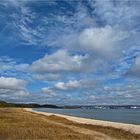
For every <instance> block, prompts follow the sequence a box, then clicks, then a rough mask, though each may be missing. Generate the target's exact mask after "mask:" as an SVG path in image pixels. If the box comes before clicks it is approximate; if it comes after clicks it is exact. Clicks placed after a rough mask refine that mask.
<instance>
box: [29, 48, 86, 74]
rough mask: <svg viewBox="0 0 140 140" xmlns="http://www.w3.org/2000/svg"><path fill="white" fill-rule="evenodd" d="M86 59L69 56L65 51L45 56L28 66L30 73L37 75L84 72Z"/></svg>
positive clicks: (80, 56)
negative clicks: (36, 73)
mask: <svg viewBox="0 0 140 140" xmlns="http://www.w3.org/2000/svg"><path fill="white" fill-rule="evenodd" d="M87 59H88V57H87V56H82V55H70V54H69V53H68V52H67V51H65V50H59V51H57V52H55V53H53V54H50V55H45V56H44V57H43V58H41V59H39V60H37V61H35V62H33V63H32V65H31V66H30V68H29V69H30V71H32V72H38V73H46V72H58V71H71V72H79V71H85V70H86V68H87V67H86V66H85V65H86V61H87Z"/></svg>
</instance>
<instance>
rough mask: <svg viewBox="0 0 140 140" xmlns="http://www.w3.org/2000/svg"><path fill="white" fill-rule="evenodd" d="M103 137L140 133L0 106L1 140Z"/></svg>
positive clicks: (119, 137)
mask: <svg viewBox="0 0 140 140" xmlns="http://www.w3.org/2000/svg"><path fill="white" fill-rule="evenodd" d="M80 130H81V131H80ZM88 130H89V131H88ZM102 134H103V135H102ZM100 137H101V138H103V137H105V138H106V139H107V138H108V137H110V138H111V139H140V135H136V134H132V133H130V132H126V131H123V130H119V129H115V128H111V127H101V126H93V125H86V124H78V123H74V122H72V121H69V120H67V119H65V118H61V117H56V116H49V117H47V116H43V115H39V114H36V113H30V112H27V111H25V110H23V109H19V108H18V109H16V108H0V140H6V139H7V140H9V139H10V140H11V139H12V140H14V139H26V140H27V139H44V140H47V139H48V140H94V139H100Z"/></svg>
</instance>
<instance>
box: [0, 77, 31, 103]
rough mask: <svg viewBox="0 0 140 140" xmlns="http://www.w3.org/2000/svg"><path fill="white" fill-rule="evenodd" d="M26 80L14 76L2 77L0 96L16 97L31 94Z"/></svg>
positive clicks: (3, 97)
mask: <svg viewBox="0 0 140 140" xmlns="http://www.w3.org/2000/svg"><path fill="white" fill-rule="evenodd" d="M25 85H26V81H24V80H21V79H16V78H12V77H0V98H2V99H14V100H17V99H19V98H21V99H22V98H23V97H26V96H28V95H29V92H28V91H26V89H25Z"/></svg>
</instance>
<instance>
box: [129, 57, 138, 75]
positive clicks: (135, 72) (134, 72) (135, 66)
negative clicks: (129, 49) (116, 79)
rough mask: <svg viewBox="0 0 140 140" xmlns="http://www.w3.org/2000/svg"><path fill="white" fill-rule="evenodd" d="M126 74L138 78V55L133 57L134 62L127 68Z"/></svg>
mask: <svg viewBox="0 0 140 140" xmlns="http://www.w3.org/2000/svg"><path fill="white" fill-rule="evenodd" d="M127 75H132V76H135V77H139V78H140V57H137V58H136V59H135V61H134V64H132V66H131V67H130V69H129V70H128V72H127Z"/></svg>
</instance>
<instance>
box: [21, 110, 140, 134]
mask: <svg viewBox="0 0 140 140" xmlns="http://www.w3.org/2000/svg"><path fill="white" fill-rule="evenodd" d="M24 109H25V110H26V111H29V112H33V113H37V114H42V115H46V116H51V115H55V116H58V117H63V118H66V119H68V120H70V121H73V122H77V123H82V124H90V125H99V126H105V127H114V128H119V129H123V130H125V131H130V132H132V133H135V134H140V125H134V124H125V123H117V122H110V121H101V120H95V119H87V118H81V117H74V116H68V115H61V114H55V113H47V112H40V111H35V110H33V109H32V108H24Z"/></svg>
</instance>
